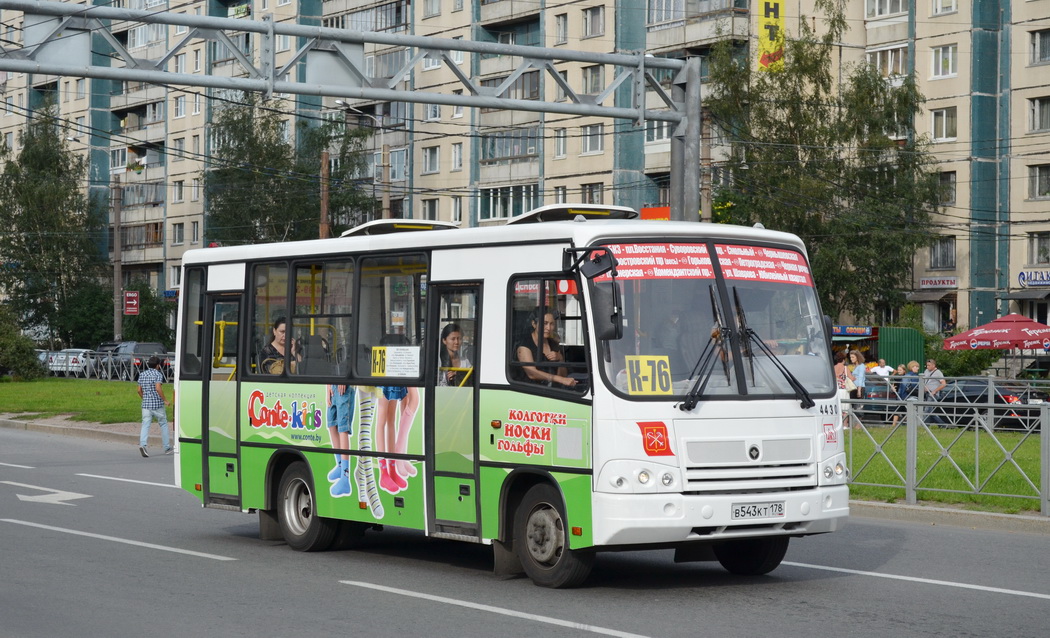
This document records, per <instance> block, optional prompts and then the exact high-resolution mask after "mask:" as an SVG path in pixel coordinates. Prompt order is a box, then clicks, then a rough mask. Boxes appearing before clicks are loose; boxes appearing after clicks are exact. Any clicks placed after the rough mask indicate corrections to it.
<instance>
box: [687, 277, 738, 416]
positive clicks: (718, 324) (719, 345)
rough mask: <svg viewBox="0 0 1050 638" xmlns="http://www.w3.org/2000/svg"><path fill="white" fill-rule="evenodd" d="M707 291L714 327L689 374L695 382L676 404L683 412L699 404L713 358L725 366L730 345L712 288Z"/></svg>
mask: <svg viewBox="0 0 1050 638" xmlns="http://www.w3.org/2000/svg"><path fill="white" fill-rule="evenodd" d="M708 290H709V291H710V293H711V314H712V316H714V318H715V326H714V329H713V330H711V338H710V339H708V340H707V344H706V345H704V350H703V352H701V353H700V357H699V358H697V360H696V364H695V365H694V366H693V370H692V371H691V372H690V373H689V378H690V379H692V378H693V377H694V376H696V380H695V381H693V385H692V387H690V388H689V393H688V394H686V395H685V400H684V401H682V402H681V403H679V404H678V407H679V409H681V410H682V411H683V412H688V411H690V410H692V409H693V408H695V407H696V404H697V403H699V402H700V395H702V394H703V393H704V388H706V387H707V382H708V381H709V380H710V379H711V370H712V369H713V368H714V361H715V357H716V356H718V357H719V358H721V359H722V365H723V366H726V358H725V353H726V352H727V350H726V345H727V344H728V343H730V341H731V338H732V331H731V330H730V329H729V328H727V327H726V326H725V323H724V322H723V321H722V315H721V313H720V312H718V304H717V303H716V302H715V289H714V286H711V287H710V288H708ZM726 376H727V377H728V376H729V370H728V367H727V368H726Z"/></svg>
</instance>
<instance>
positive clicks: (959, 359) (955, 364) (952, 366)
mask: <svg viewBox="0 0 1050 638" xmlns="http://www.w3.org/2000/svg"><path fill="white" fill-rule="evenodd" d="M894 325H896V326H899V327H901V328H914V329H915V330H918V331H919V332H921V333H922V336H923V338H924V340H925V342H926V349H925V350H926V351H925V357H924V358H925V359H933V360H935V361H936V362H937V367H938V368H940V370H941V372H943V373H944V376H947V377H968V376H974V375H980V374H983V373H984V371H985V370H987V369H988V368H990V367H991V366H992V364H994V363H995V362H996V361H998V360H999V359H1000V358H1001V357H1002V356H1003V351H1002V350H945V349H944V335H942V334H940V333H936V332H926V328H925V326H924V325H923V322H922V306H920V305H918V304H906V305H905V306H904V308H902V309H901V314H900V319H899V320H898V321H897V323H896V324H894ZM919 364H920V365H924V364H925V362H924V361H920V362H919ZM923 369H924V368H923V367H920V368H919V370H920V372H921V371H922V370H923Z"/></svg>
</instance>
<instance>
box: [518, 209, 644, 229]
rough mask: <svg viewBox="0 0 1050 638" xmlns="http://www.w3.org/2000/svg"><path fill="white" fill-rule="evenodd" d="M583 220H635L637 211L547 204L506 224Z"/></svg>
mask: <svg viewBox="0 0 1050 638" xmlns="http://www.w3.org/2000/svg"><path fill="white" fill-rule="evenodd" d="M581 216H582V217H584V218H585V219H637V218H638V211H636V210H634V209H633V208H628V207H627V206H605V205H602V204H548V205H547V206H540V207H539V208H534V209H532V210H530V211H529V212H527V213H525V214H523V215H521V216H520V217H515V218H514V219H512V220H510V221H509V222H507V224H508V225H509V224H533V223H536V222H564V221H573V220H574V219H576V218H577V217H581Z"/></svg>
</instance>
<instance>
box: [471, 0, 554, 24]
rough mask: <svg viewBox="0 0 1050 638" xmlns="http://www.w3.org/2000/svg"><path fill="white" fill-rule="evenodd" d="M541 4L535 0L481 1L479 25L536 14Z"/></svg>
mask: <svg viewBox="0 0 1050 638" xmlns="http://www.w3.org/2000/svg"><path fill="white" fill-rule="evenodd" d="M541 8H542V5H541V4H540V3H538V2H536V1H535V0H495V1H492V0H489V1H488V2H485V0H482V3H481V20H480V24H481V26H489V25H491V24H493V23H497V22H509V21H514V20H520V19H521V18H526V17H529V16H534V15H538V14H539V13H540V10H541Z"/></svg>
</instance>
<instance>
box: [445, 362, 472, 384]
mask: <svg viewBox="0 0 1050 638" xmlns="http://www.w3.org/2000/svg"><path fill="white" fill-rule="evenodd" d="M438 372H466V374H464V375H463V380H462V381H460V382H459V385H458V386H456V387H458V388H462V387H463V386H465V385H466V384H467V379H470V375H472V374H474V368H473V367H471V368H453V367H451V366H441V367H440V368H438Z"/></svg>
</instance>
